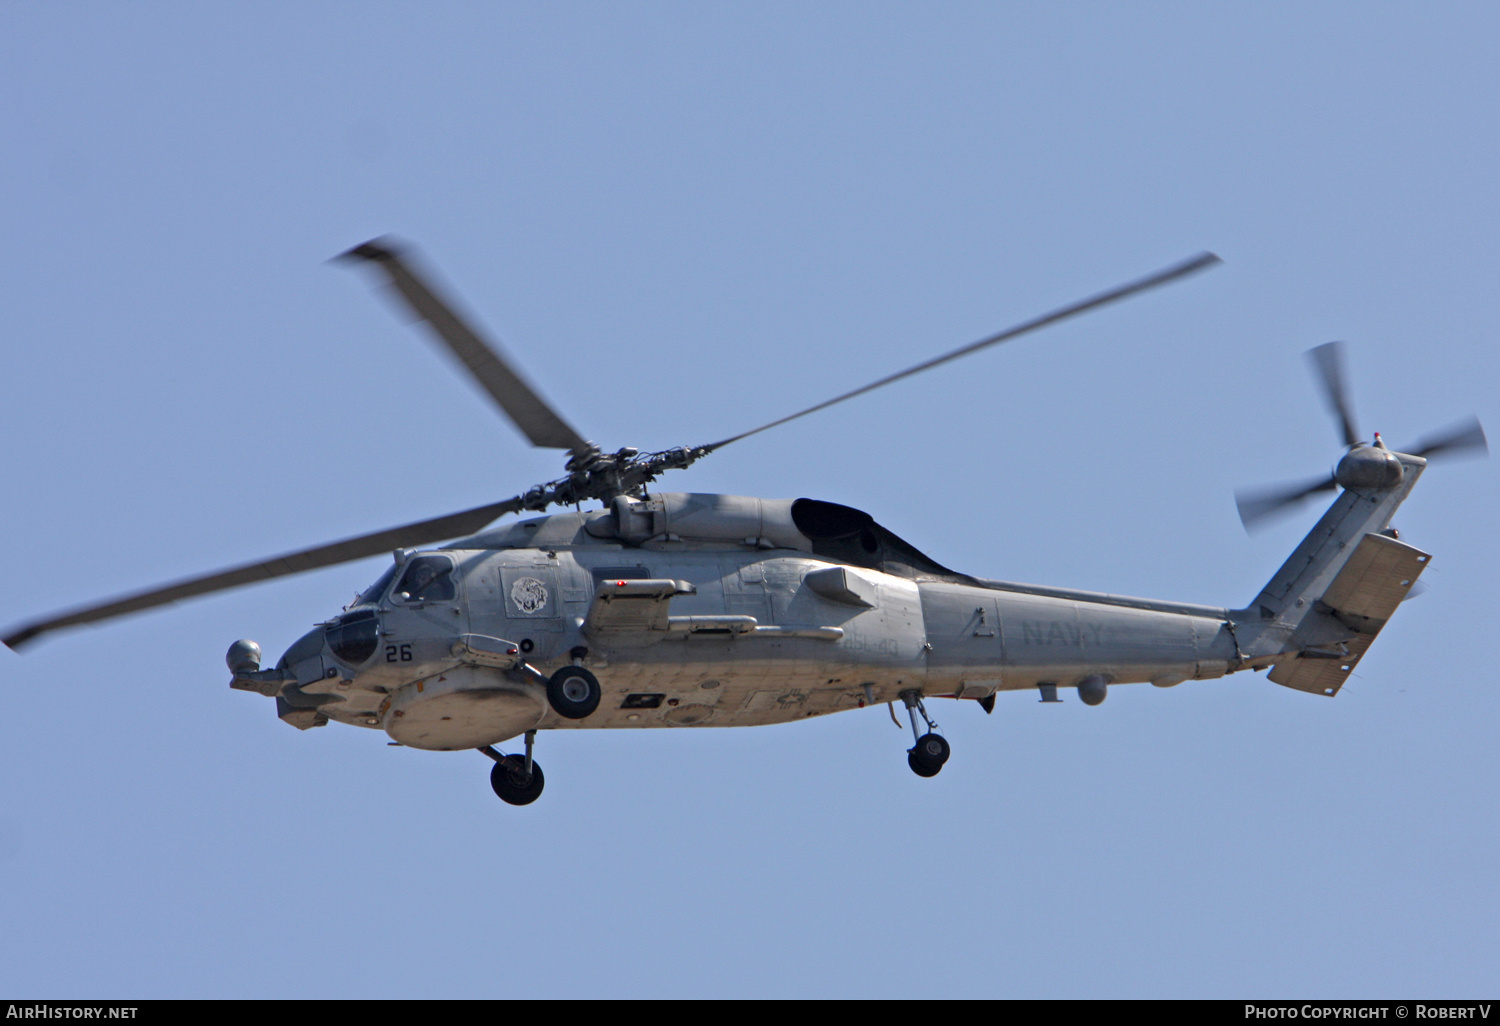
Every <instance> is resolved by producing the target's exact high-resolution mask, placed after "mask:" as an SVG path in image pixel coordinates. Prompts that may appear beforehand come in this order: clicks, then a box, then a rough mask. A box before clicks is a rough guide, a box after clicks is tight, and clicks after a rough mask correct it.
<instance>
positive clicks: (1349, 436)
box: [1307, 342, 1359, 448]
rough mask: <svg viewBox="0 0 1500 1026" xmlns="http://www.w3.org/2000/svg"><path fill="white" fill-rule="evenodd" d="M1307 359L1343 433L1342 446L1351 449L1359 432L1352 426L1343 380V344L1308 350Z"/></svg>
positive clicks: (1352, 417)
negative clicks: (1310, 362) (1316, 373)
mask: <svg viewBox="0 0 1500 1026" xmlns="http://www.w3.org/2000/svg"><path fill="white" fill-rule="evenodd" d="M1307 357H1308V359H1309V360H1311V361H1312V365H1313V369H1314V370H1316V371H1317V372H1318V380H1319V381H1320V382H1321V383H1322V385H1323V399H1324V401H1325V402H1327V403H1328V408H1329V409H1330V410H1331V411H1333V415H1334V416H1335V417H1336V418H1338V422H1339V428H1340V430H1342V431H1343V433H1344V445H1346V446H1348V447H1350V448H1353V447H1354V446H1355V445H1358V444H1359V431H1358V429H1356V428H1355V426H1354V414H1353V413H1352V412H1351V410H1350V406H1349V388H1348V385H1347V384H1346V382H1345V379H1344V343H1342V342H1325V343H1324V344H1323V345H1321V346H1317V347H1316V348H1313V349H1309V350H1308V351H1307Z"/></svg>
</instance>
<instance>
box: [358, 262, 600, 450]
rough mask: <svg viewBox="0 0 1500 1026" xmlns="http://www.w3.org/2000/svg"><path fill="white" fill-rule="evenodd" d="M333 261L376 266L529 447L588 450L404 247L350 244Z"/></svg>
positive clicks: (584, 442) (584, 443)
mask: <svg viewBox="0 0 1500 1026" xmlns="http://www.w3.org/2000/svg"><path fill="white" fill-rule="evenodd" d="M335 259H348V260H368V261H369V262H371V263H373V264H378V265H379V266H380V267H381V268H382V269H384V271H385V273H386V274H387V275H388V276H389V278H390V284H391V286H392V287H393V288H394V289H395V290H396V291H397V292H398V293H400V295H401V298H402V299H404V300H405V301H406V305H407V306H408V307H409V308H410V309H411V311H412V312H413V313H415V314H416V315H417V317H418V318H419V319H420V320H422V321H424V322H425V323H426V324H427V326H428V327H429V328H431V329H432V332H433V334H435V335H436V336H437V338H438V341H440V342H442V343H443V344H444V345H445V346H447V347H448V350H449V351H450V352H452V353H453V355H454V356H456V357H458V361H459V362H460V363H461V364H463V365H464V368H465V369H466V370H467V371H468V372H469V373H470V374H471V375H473V377H474V380H475V381H477V382H479V384H480V385H481V386H482V387H483V388H484V390H485V391H486V392H488V393H489V394H490V396H491V397H492V398H493V399H494V400H495V402H496V403H498V404H499V406H500V409H501V410H503V411H505V415H506V416H508V417H509V418H510V419H511V422H512V423H514V424H515V425H516V427H517V428H519V429H520V430H521V433H522V434H523V435H525V436H526V437H527V438H528V439H530V440H531V444H532V445H535V446H538V447H539V448H543V449H571V450H573V452H575V453H583V452H586V451H588V450H589V443H588V442H586V441H584V440H583V438H582V437H581V436H580V435H579V434H578V432H577V431H574V430H573V428H572V427H571V426H570V425H569V424H568V422H567V421H565V420H563V419H562V417H561V415H559V414H558V412H557V411H556V410H554V409H553V408H552V407H551V406H549V405H548V404H547V401H546V400H544V399H543V398H542V397H541V396H539V395H537V393H536V390H535V389H534V388H532V387H531V385H530V384H528V383H527V381H526V380H525V379H524V378H522V377H521V375H520V372H518V371H517V370H516V369H515V368H514V367H512V366H511V365H510V364H508V363H506V362H505V360H504V359H502V358H501V356H500V354H499V353H498V352H497V351H496V347H495V346H494V345H493V344H492V343H489V342H486V341H485V340H484V339H483V338H481V337H480V335H479V333H478V332H477V331H475V330H474V329H473V328H472V327H470V326H469V324H468V322H466V321H465V320H464V319H463V318H462V317H460V316H459V315H458V313H457V312H456V311H455V309H454V307H453V304H452V303H450V302H448V301H447V300H445V299H443V298H442V297H440V296H439V295H438V294H437V292H435V291H434V290H433V287H432V285H431V284H430V281H431V279H432V277H433V276H432V274H431V272H427V271H424V272H422V273H420V274H419V273H418V272H417V270H416V268H415V266H414V264H415V261H414V260H413V259H412V258H411V256H410V255H409V253H408V251H407V249H406V247H405V246H403V245H401V244H400V243H398V242H396V241H395V240H394V239H392V238H390V237H389V236H382V237H381V238H378V239H372V240H371V241H369V242H366V243H364V244H363V245H359V246H355V247H354V248H353V249H351V250H349V251H348V252H347V253H341V254H340V255H339V256H338V257H336V258H335Z"/></svg>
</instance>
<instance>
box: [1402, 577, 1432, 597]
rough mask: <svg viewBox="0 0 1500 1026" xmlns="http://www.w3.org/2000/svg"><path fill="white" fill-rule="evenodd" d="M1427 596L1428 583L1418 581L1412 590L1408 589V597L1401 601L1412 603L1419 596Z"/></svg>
mask: <svg viewBox="0 0 1500 1026" xmlns="http://www.w3.org/2000/svg"><path fill="white" fill-rule="evenodd" d="M1425 594H1427V582H1426V581H1416V582H1414V583H1413V584H1412V586H1411V587H1410V588H1407V589H1406V597H1405V598H1403V599H1402V600H1401V601H1402V602H1410V601H1411V600H1412V599H1414V598H1417V597H1418V596H1419V595H1425Z"/></svg>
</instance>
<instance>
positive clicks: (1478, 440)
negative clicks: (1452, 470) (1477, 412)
mask: <svg viewBox="0 0 1500 1026" xmlns="http://www.w3.org/2000/svg"><path fill="white" fill-rule="evenodd" d="M1489 452H1490V444H1489V442H1487V441H1485V438H1484V427H1483V426H1482V425H1481V424H1480V423H1479V418H1478V417H1470V418H1469V419H1468V420H1461V421H1459V422H1458V423H1457V424H1454V425H1452V426H1450V427H1447V428H1444V429H1443V430H1442V431H1439V432H1438V433H1437V434H1434V435H1428V436H1427V437H1426V438H1424V439H1422V440H1421V441H1420V442H1418V443H1417V448H1416V449H1413V450H1412V453H1411V454H1412V455H1413V456H1422V457H1425V458H1427V459H1429V460H1430V459H1433V458H1434V457H1438V456H1441V457H1444V458H1447V457H1450V456H1465V455H1472V456H1488V455H1489Z"/></svg>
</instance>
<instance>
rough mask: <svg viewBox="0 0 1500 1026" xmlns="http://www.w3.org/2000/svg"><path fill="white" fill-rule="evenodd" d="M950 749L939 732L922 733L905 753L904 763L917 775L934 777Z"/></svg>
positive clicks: (946, 758)
mask: <svg viewBox="0 0 1500 1026" xmlns="http://www.w3.org/2000/svg"><path fill="white" fill-rule="evenodd" d="M951 752H952V750H951V749H950V748H949V747H948V742H947V741H946V740H945V739H944V738H943V736H942V735H941V734H923V735H922V736H921V737H919V738H917V743H916V744H915V745H914V746H912V749H911V751H909V752H907V753H906V764H907V765H908V766H910V767H911V771H912V772H913V773H915V774H916V775H917V776H919V777H935V776H937V775H938V772H939V771H940V770H941V769H942V768H943V763H945V762H947V761H948V756H949V755H950V754H951Z"/></svg>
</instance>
